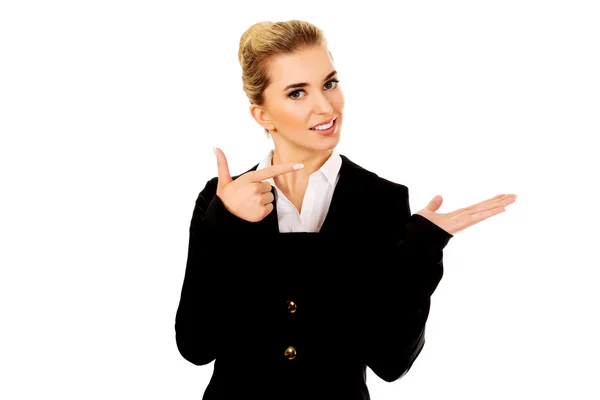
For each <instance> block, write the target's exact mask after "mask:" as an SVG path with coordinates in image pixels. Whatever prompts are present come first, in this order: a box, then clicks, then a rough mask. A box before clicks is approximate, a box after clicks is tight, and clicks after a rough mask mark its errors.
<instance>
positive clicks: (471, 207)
mask: <svg viewBox="0 0 600 400" xmlns="http://www.w3.org/2000/svg"><path fill="white" fill-rule="evenodd" d="M503 196H506V195H505V194H498V195H496V196H494V197H490V198H489V199H487V200H484V201H481V202H479V203H476V204H472V205H470V206H468V207H465V209H466V210H472V209H474V208H476V207H479V206H480V205H482V204H485V203H488V202H490V201H494V200H497V199H500V198H502V197H503Z"/></svg>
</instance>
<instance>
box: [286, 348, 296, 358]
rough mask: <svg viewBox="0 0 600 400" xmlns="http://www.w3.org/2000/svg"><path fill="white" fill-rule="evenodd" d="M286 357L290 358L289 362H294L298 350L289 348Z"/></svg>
mask: <svg viewBox="0 0 600 400" xmlns="http://www.w3.org/2000/svg"><path fill="white" fill-rule="evenodd" d="M285 356H286V357H287V358H288V360H293V359H294V358H296V349H295V348H293V347H292V346H290V347H288V348H287V349H285Z"/></svg>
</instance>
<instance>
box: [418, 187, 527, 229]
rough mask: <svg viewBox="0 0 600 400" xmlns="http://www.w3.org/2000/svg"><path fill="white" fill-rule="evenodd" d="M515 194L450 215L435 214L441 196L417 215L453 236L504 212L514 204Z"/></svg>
mask: <svg viewBox="0 0 600 400" xmlns="http://www.w3.org/2000/svg"><path fill="white" fill-rule="evenodd" d="M516 198H517V196H516V195H515V194H499V195H497V196H494V197H492V198H490V199H487V200H484V201H482V202H480V203H477V204H473V205H471V206H469V207H465V208H459V209H458V210H456V211H453V212H450V213H436V211H437V210H438V209H439V208H440V206H441V205H442V196H440V195H437V196H435V197H434V198H433V199H432V200H431V201H430V202H429V204H428V205H427V207H425V208H423V209H422V210H419V211H418V212H417V214H419V215H420V216H422V217H425V218H427V219H428V220H430V221H431V222H433V223H434V224H436V225H437V226H439V227H440V228H442V229H443V230H445V231H446V232H448V233H449V234H451V235H454V234H456V233H458V232H460V231H462V230H463V229H466V228H468V227H469V226H472V225H475V224H476V223H478V222H481V221H483V220H485V219H488V218H490V217H492V216H494V215H497V214H500V213H501V212H504V211H506V210H505V207H507V206H508V205H510V204H512V203H514V202H515V199H516Z"/></svg>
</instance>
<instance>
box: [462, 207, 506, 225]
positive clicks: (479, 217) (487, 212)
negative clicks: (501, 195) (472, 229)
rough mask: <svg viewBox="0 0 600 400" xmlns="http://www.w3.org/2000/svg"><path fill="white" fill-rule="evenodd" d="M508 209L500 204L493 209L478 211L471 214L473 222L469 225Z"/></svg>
mask: <svg viewBox="0 0 600 400" xmlns="http://www.w3.org/2000/svg"><path fill="white" fill-rule="evenodd" d="M504 211H506V209H505V208H504V207H502V206H498V207H494V208H491V209H487V210H482V211H480V212H478V213H475V214H471V215H470V217H471V221H472V222H471V223H470V224H469V225H474V224H476V223H478V222H481V221H484V220H486V219H488V218H490V217H493V216H494V215H497V214H500V213H502V212H504Z"/></svg>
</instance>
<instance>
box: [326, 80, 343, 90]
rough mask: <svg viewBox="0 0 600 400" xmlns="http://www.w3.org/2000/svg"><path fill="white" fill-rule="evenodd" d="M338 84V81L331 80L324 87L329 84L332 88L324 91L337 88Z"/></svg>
mask: <svg viewBox="0 0 600 400" xmlns="http://www.w3.org/2000/svg"><path fill="white" fill-rule="evenodd" d="M338 83H340V81H339V80H337V79H331V80H330V81H328V82H327V83H326V84H325V86H327V85H329V84H331V85H332V87H326V89H333V88H335V87H337V85H338Z"/></svg>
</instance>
